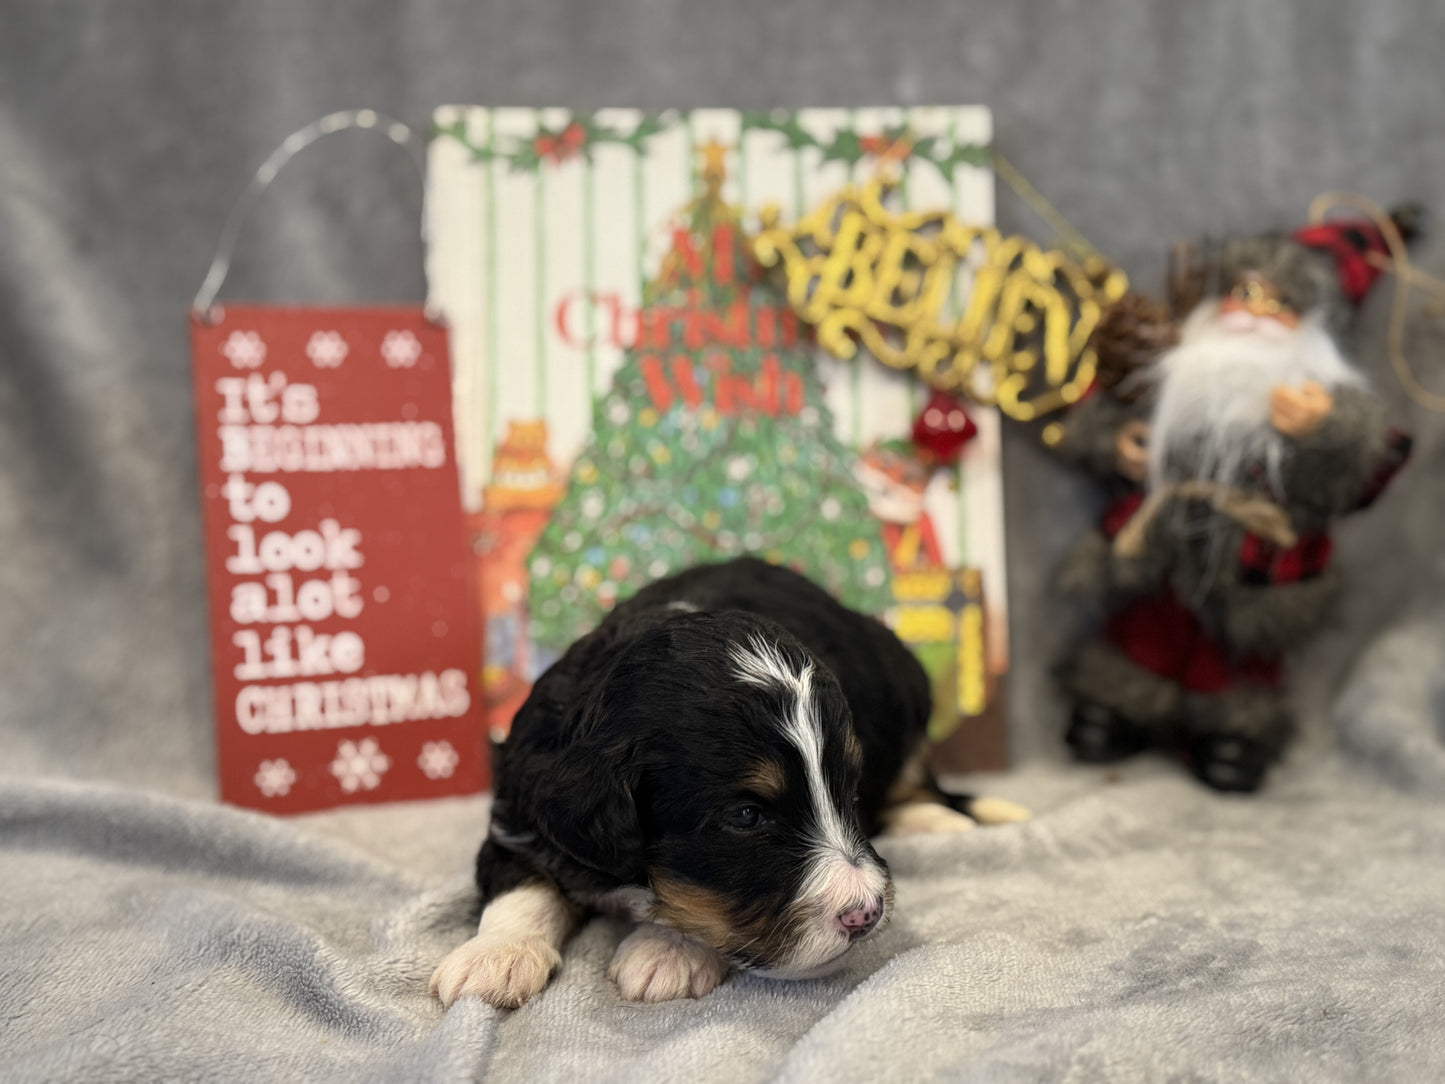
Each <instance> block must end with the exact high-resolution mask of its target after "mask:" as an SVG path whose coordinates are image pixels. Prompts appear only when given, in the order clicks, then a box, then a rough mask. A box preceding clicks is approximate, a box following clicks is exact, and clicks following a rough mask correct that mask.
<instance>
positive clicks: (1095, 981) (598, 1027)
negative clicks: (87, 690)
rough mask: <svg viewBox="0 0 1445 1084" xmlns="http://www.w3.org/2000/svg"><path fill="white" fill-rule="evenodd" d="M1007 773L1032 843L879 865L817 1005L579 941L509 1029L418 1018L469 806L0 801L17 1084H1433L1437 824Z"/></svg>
mask: <svg viewBox="0 0 1445 1084" xmlns="http://www.w3.org/2000/svg"><path fill="white" fill-rule="evenodd" d="M1115 774H1116V773H1100V772H1096V771H1087V772H1086V771H1082V770H1080V771H1073V770H1068V771H1066V770H1063V769H1060V768H1050V769H1038V770H1034V771H1027V770H1026V771H1023V772H1020V773H1018V774H1016V775H1014V776H1012V777H1010V778H1008V779H1006V780H999V781H998V785H997V787H996V788H995V789H997V790H999V791H1003V792H1006V793H1009V794H1011V795H1014V796H1016V797H1032V798H1033V799H1034V800H1035V801H1036V802H1037V803H1038V804H1039V805H1040V807H1041V815H1040V816H1039V817H1038V818H1037V819H1036V820H1034V821H1033V822H1031V823H1029V824H1025V825H1018V826H1010V827H1002V828H994V829H988V830H979V831H975V832H972V833H965V834H963V835H961V836H951V837H938V836H933V837H914V838H911V839H895V840H890V841H886V842H885V844H884V845H883V846H882V848H881V850H882V853H883V854H884V856H885V857H886V858H887V860H888V861H889V863H890V865H891V867H892V869H893V871H894V874H895V876H896V878H897V889H898V895H897V912H896V916H897V917H896V919H895V920H894V922H893V923H892V925H891V926H890V927H889V928H888V929H887V930H886V931H884V932H883V934H882V935H881V936H879V937H877V938H875V939H873V940H870V941H868V942H865V943H864V944H863V945H862V946H860V948H859V950H858V951H857V952H856V954H855V957H854V958H853V959H852V961H851V963H850V965H849V966H848V968H847V969H846V970H845V971H843V972H841V973H840V974H838V975H836V976H834V977H831V978H828V979H823V980H816V981H811V982H796V983H780V982H771V981H768V980H763V979H757V978H750V977H741V978H734V979H732V980H731V981H729V982H727V983H725V984H724V985H723V986H722V987H721V988H720V989H719V990H717V991H716V992H715V993H713V994H712V995H710V996H708V997H706V998H704V999H702V1000H700V1001H685V1002H678V1003H672V1004H666V1005H660V1006H651V1005H637V1004H631V1003H626V1002H623V1001H621V1000H620V999H619V997H618V995H617V992H616V989H615V987H614V986H613V985H612V984H611V983H609V982H608V981H607V980H606V978H605V977H604V974H603V972H604V968H605V966H606V962H607V960H608V958H609V955H610V954H611V952H612V950H613V949H614V948H615V946H616V944H617V942H618V940H619V938H620V937H621V936H622V929H621V927H620V926H619V925H617V924H616V923H614V922H612V921H609V920H603V919H598V920H595V921H593V922H591V923H590V924H589V925H587V926H586V927H584V928H583V929H582V931H581V932H580V933H579V934H578V935H577V936H576V938H575V939H574V940H573V941H572V942H571V944H570V945H569V946H568V948H567V950H566V952H565V959H564V964H563V967H562V969H561V971H560V973H559V974H558V975H557V977H556V979H555V980H554V982H553V984H552V986H551V987H550V988H549V989H548V990H546V991H545V992H544V993H543V994H542V995H541V996H539V997H538V998H536V999H535V1000H534V1001H533V1002H531V1003H529V1004H528V1005H526V1006H524V1007H523V1008H522V1009H520V1010H518V1011H517V1012H514V1013H511V1014H506V1013H501V1012H498V1011H496V1010H493V1009H491V1008H490V1007H487V1006H484V1005H482V1004H481V1003H480V1002H477V1001H474V1000H472V1001H463V1002H461V1003H459V1004H458V1005H457V1007H455V1008H454V1009H452V1010H451V1011H450V1012H449V1013H447V1014H445V1015H443V1013H442V1011H441V1009H440V1006H439V1005H437V1004H436V1003H435V1002H433V1001H431V1000H429V999H428V996H427V991H426V982H427V977H428V975H429V974H430V971H431V969H432V967H433V966H434V965H435V963H436V962H437V960H438V959H439V958H440V957H441V955H442V954H444V953H445V952H446V951H447V950H448V949H449V948H451V947H452V946H453V945H454V944H456V943H459V942H460V941H461V940H464V939H465V938H466V937H468V936H470V934H471V932H473V930H474V927H473V926H472V921H473V919H472V911H473V908H474V902H473V894H472V890H471V887H470V884H469V880H468V877H467V875H466V867H467V864H468V859H469V857H470V853H469V852H470V850H471V847H472V845H473V844H474V842H475V841H476V839H477V837H478V835H479V833H480V830H481V827H482V824H483V820H484V817H485V803H484V801H483V800H480V799H472V800H453V801H450V802H439V803H433V804H430V805H418V806H412V807H392V808H389V809H384V810H370V811H364V812H349V813H345V814H326V815H320V816H314V817H311V818H307V819H305V820H301V821H296V822H278V821H275V820H268V819H266V818H264V817H261V816H258V815H254V814H250V813H243V812H237V811H233V810H229V809H224V808H218V807H215V806H211V805H207V804H203V803H198V802H190V801H184V800H180V799H172V798H163V797H159V796H156V795H153V794H147V793H144V792H139V791H135V790H126V789H120V788H113V787H101V786H97V785H93V784H92V785H80V784H75V783H65V782H59V781H55V780H48V781H47V780H41V781H20V780H9V781H7V782H5V783H4V785H3V787H0V848H3V850H0V854H3V859H0V863H3V867H4V870H5V875H4V878H3V880H0V913H3V915H4V923H3V930H0V1021H3V1023H0V1043H3V1046H4V1048H5V1050H6V1062H7V1068H6V1072H5V1076H6V1079H10V1080H75V1079H87V1080H89V1079H128V1080H160V1079H180V1080H300V1079H306V1080H330V1079H337V1080H341V1079H345V1080H373V1079H374V1080H405V1079H416V1080H468V1079H477V1078H482V1077H485V1078H486V1079H488V1080H498V1081H509V1080H517V1081H523V1080H526V1081H533V1080H568V1081H570V1080H615V1081H634V1080H647V1079H659V1080H679V1081H684V1080H685V1081H693V1082H697V1081H719V1082H728V1084H733V1082H736V1081H742V1080H798V1081H813V1080H838V1081H846V1080H858V1081H864V1080H879V1079H882V1080H926V1079H948V1080H981V1081H983V1080H987V1081H998V1080H1020V1081H1025V1080H1027V1081H1033V1080H1063V1079H1070V1080H1118V1079H1137V1080H1164V1079H1207V1080H1285V1079H1309V1080H1316V1081H1324V1080H1338V1081H1360V1080H1431V1079H1439V1075H1440V1073H1441V1071H1442V1069H1445V1029H1442V1027H1441V1025H1440V1021H1441V1018H1442V1012H1445V985H1442V983H1441V981H1440V976H1441V974H1442V970H1445V909H1442V907H1441V906H1440V900H1441V899H1442V897H1445V806H1442V805H1440V804H1439V803H1437V802H1430V801H1426V800H1423V799H1418V798H1412V797H1408V796H1405V795H1402V794H1398V793H1393V792H1391V791H1390V790H1388V789H1387V788H1385V787H1384V786H1383V785H1382V784H1380V783H1379V782H1376V781H1372V780H1368V779H1362V778H1360V777H1358V776H1357V775H1355V774H1352V773H1349V772H1346V771H1343V770H1342V769H1341V767H1340V765H1339V764H1337V763H1333V762H1331V761H1330V760H1328V759H1324V760H1315V761H1311V762H1309V763H1301V764H1298V765H1295V766H1293V767H1292V768H1291V770H1289V771H1287V772H1286V773H1285V774H1284V776H1283V777H1282V778H1280V779H1279V780H1278V782H1277V785H1276V786H1275V787H1273V788H1272V789H1271V791H1270V792H1269V793H1268V794H1267V795H1266V796H1264V797H1261V798H1256V799H1221V798H1218V797H1215V796H1213V795H1211V794H1207V793H1205V792H1204V791H1202V790H1201V789H1200V788H1198V787H1197V786H1195V785H1194V784H1193V783H1191V782H1188V781H1186V780H1185V779H1183V778H1181V777H1180V775H1179V773H1178V772H1177V771H1174V770H1171V769H1170V768H1168V767H1167V766H1165V765H1163V764H1159V765H1148V764H1146V765H1141V766H1139V767H1137V768H1130V769H1128V770H1127V771H1125V772H1122V773H1117V775H1118V777H1117V778H1115Z"/></svg>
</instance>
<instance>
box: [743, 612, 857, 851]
mask: <svg viewBox="0 0 1445 1084" xmlns="http://www.w3.org/2000/svg"><path fill="white" fill-rule="evenodd" d="M732 656H733V661H734V662H735V663H737V667H738V677H740V678H741V679H742V680H743V681H746V682H748V683H749V684H752V685H764V686H767V685H781V686H782V687H783V688H785V689H788V690H790V691H791V692H792V694H793V710H792V711H791V712H790V713H789V715H788V717H787V719H785V720H784V722H783V734H784V735H785V736H786V737H787V739H788V741H789V742H791V743H792V745H793V747H794V748H796V749H797V750H798V753H799V755H801V756H802V758H803V771H804V772H805V773H806V775H807V779H808V794H809V796H810V797H811V798H812V800H813V820H814V823H815V825H816V827H817V830H818V837H817V840H816V844H817V847H818V849H819V851H820V852H822V854H823V856H824V857H826V856H827V855H828V854H829V853H836V854H838V855H841V856H842V857H844V858H846V859H850V860H851V859H852V858H854V857H856V856H857V855H858V854H859V852H860V851H861V850H862V847H861V846H860V845H859V844H860V841H859V839H858V838H857V834H856V833H854V832H851V831H849V830H848V828H847V826H846V825H845V823H844V821H843V818H842V817H841V816H840V815H839V813H838V808H837V806H835V805H834V804H833V798H832V795H830V794H829V793H828V786H827V783H826V782H825V780H824V779H823V727H822V725H821V724H820V723H819V722H818V715H817V712H816V710H815V706H814V703H813V664H812V663H807V664H805V665H804V666H803V668H802V669H801V670H794V669H793V668H792V667H791V666H790V665H789V664H788V660H787V659H785V658H784V657H783V654H782V652H781V651H779V650H778V648H777V646H776V645H774V644H770V643H768V642H767V641H766V640H764V639H762V637H760V636H754V637H753V638H752V639H750V640H749V641H748V646H747V647H746V648H743V647H741V646H739V645H737V644H734V645H733V647H732Z"/></svg>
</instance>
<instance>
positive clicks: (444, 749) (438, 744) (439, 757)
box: [416, 741, 462, 779]
mask: <svg viewBox="0 0 1445 1084" xmlns="http://www.w3.org/2000/svg"><path fill="white" fill-rule="evenodd" d="M461 759H462V758H461V757H460V756H459V755H457V751H456V750H455V749H453V748H452V743H451V742H449V741H429V742H427V743H426V744H425V745H423V746H422V747H421V756H419V757H417V758H416V766H417V767H418V768H420V769H421V770H422V774H423V775H425V776H426V777H427V778H428V779H450V778H451V777H452V772H454V771H456V770H457V765H458V764H459V763H460V762H461Z"/></svg>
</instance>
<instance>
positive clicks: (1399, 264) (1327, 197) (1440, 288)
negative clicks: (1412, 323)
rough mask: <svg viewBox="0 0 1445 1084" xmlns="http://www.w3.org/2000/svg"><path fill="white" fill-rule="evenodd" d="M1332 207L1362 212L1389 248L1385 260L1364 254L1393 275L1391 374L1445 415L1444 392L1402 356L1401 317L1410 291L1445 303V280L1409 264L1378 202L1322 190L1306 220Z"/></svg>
mask: <svg viewBox="0 0 1445 1084" xmlns="http://www.w3.org/2000/svg"><path fill="white" fill-rule="evenodd" d="M1336 207H1347V208H1349V209H1351V210H1353V211H1357V212H1359V213H1360V214H1363V215H1364V216H1365V217H1366V218H1368V219H1369V220H1370V221H1371V222H1373V223H1374V224H1375V227H1376V228H1377V229H1378V230H1379V231H1380V235H1381V236H1382V237H1383V238H1384V239H1385V247H1386V248H1388V249H1389V250H1390V257H1389V259H1385V258H1384V257H1380V256H1377V255H1374V254H1371V256H1368V257H1366V258H1367V259H1369V261H1370V263H1371V265H1372V266H1374V267H1378V268H1379V269H1380V270H1382V271H1388V272H1390V273H1391V274H1393V275H1394V276H1395V296H1394V297H1393V298H1392V299H1391V303H1390V325H1389V330H1388V332H1387V335H1386V342H1387V345H1388V349H1389V354H1390V365H1391V367H1392V368H1393V369H1394V370H1395V376H1396V377H1397V378H1398V379H1399V381H1400V384H1401V385H1402V386H1403V387H1404V389H1405V393H1406V394H1407V395H1409V396H1410V398H1411V400H1413V401H1414V402H1415V403H1416V404H1418V405H1419V406H1422V407H1424V408H1425V409H1426V410H1431V411H1434V412H1435V413H1437V414H1445V395H1442V394H1440V393H1439V392H1434V391H1431V390H1430V389H1429V388H1427V387H1425V386H1424V385H1423V384H1421V383H1420V381H1419V380H1418V379H1417V378H1416V376H1415V372H1414V370H1413V369H1411V368H1410V361H1409V359H1408V358H1407V357H1405V320H1406V319H1407V317H1408V316H1409V311H1408V310H1409V305H1410V290H1411V288H1415V289H1419V290H1421V291H1422V292H1424V293H1425V294H1427V295H1429V296H1430V297H1432V298H1433V299H1434V305H1432V306H1431V307H1432V308H1434V307H1435V306H1440V305H1445V281H1441V280H1440V279H1437V278H1435V277H1434V276H1433V275H1429V274H1426V273H1425V272H1424V271H1421V270H1419V269H1418V268H1416V267H1414V266H1412V265H1411V263H1410V253H1409V251H1408V250H1407V249H1406V247H1405V239H1404V238H1403V237H1401V236H1400V230H1399V227H1398V226H1396V225H1395V222H1394V220H1393V219H1391V218H1390V216H1389V215H1388V214H1387V213H1386V212H1385V210H1384V209H1383V208H1382V207H1380V205H1379V204H1377V203H1374V202H1373V201H1371V200H1368V199H1366V198H1365V197H1364V196H1360V195H1356V194H1355V193H1354V192H1322V193H1321V194H1320V195H1318V196H1316V197H1315V198H1314V200H1312V201H1311V203H1310V210H1309V220H1310V222H1311V223H1320V222H1323V221H1324V220H1325V217H1326V216H1327V215H1328V214H1329V213H1330V211H1331V210H1333V209H1334V208H1336Z"/></svg>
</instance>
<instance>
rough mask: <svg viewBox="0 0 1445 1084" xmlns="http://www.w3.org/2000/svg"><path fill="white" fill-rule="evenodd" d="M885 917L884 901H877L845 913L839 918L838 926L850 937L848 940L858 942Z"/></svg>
mask: <svg viewBox="0 0 1445 1084" xmlns="http://www.w3.org/2000/svg"><path fill="white" fill-rule="evenodd" d="M882 917H883V901H882V900H881V899H875V900H874V901H873V902H872V903H867V904H864V905H863V906H862V907H854V908H853V909H852V910H851V911H844V912H843V913H842V914H840V915H839V916H838V924H839V925H840V926H842V927H843V930H844V932H845V933H847V935H848V940H850V941H856V940H858V938H860V937H862V936H864V935H865V934H867V933H868V931H869V930H871V929H872V928H873V927H874V926H876V925H878V920H879V919H880V918H882Z"/></svg>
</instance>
